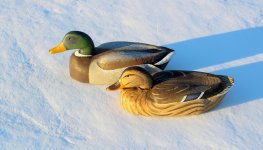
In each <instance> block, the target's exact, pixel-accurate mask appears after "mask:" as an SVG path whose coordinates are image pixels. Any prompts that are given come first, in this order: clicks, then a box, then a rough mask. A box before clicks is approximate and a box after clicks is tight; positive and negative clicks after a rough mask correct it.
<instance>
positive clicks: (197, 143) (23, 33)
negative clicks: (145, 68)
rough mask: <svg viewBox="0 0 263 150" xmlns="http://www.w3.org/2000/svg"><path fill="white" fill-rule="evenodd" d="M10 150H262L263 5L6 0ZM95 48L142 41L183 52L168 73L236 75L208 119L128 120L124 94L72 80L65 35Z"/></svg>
mask: <svg viewBox="0 0 263 150" xmlns="http://www.w3.org/2000/svg"><path fill="white" fill-rule="evenodd" d="M0 8H1V9H0V24H1V26H0V35H1V36H0V48H1V54H0V68H1V72H0V91H1V92H0V149H1V150H2V149H260V148H261V147H263V142H262V141H263V126H262V124H263V119H262V117H261V116H262V115H263V109H262V108H261V107H262V106H263V93H262V85H263V80H262V76H263V71H262V68H263V56H262V55H263V43H262V35H263V1H260V0H250V1H245V0H240V1H228V0H200V1H194V0H189V1H173V0H163V1H157V0H151V1H149V0H147V1H146V0H133V1H131V0H123V1H118V0H112V1H108V0H101V1H97V0H89V1H85V0H46V1H35V0H16V1H9V0H2V1H1V3H0ZM72 30H80V31H84V32H86V33H88V34H89V35H90V36H91V37H92V39H93V40H94V43H95V45H99V44H102V43H104V42H110V41H137V42H145V43H150V44H156V45H162V46H167V47H169V48H173V49H174V50H175V55H174V56H173V58H172V60H171V62H170V63H169V64H168V66H167V69H187V70H200V71H208V72H212V73H217V74H225V75H230V76H232V77H234V78H235V85H234V87H233V88H232V89H231V90H230V92H229V94H228V95H227V96H226V97H225V99H224V100H223V101H222V103H221V104H220V105H219V107H217V108H216V109H215V110H213V111H210V112H208V113H205V114H202V115H199V116H191V117H179V118H149V117H141V116H134V115H131V114H128V113H126V112H124V111H123V110H122V109H121V108H120V105H119V92H107V91H106V90H105V88H106V87H107V86H99V85H89V84H83V83H79V82H77V81H74V80H72V79H71V78H70V77H69V73H68V60H69V56H70V54H71V53H73V51H71V52H64V53H61V54H57V55H50V54H49V53H48V50H49V49H50V48H52V47H54V46H55V45H56V44H58V43H59V42H60V41H61V40H62V38H63V36H64V34H65V33H67V32H68V31H72Z"/></svg>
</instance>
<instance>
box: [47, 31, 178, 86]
mask: <svg viewBox="0 0 263 150" xmlns="http://www.w3.org/2000/svg"><path fill="white" fill-rule="evenodd" d="M72 49H79V50H78V51H76V52H74V53H73V54H72V55H71V57H70V62H69V71H70V76H71V77H72V78H73V79H75V80H78V81H80V82H85V83H91V84H112V83H114V82H116V81H117V80H118V78H119V77H120V75H121V73H122V72H123V70H124V69H125V68H127V67H129V66H134V65H140V66H141V67H143V68H145V69H146V70H147V71H149V72H157V71H160V70H161V69H163V68H164V67H165V66H166V65H167V63H168V61H169V60H170V58H171V56H172V54H173V50H171V49H169V48H165V47H161V46H154V45H149V44H143V43H134V42H109V43H104V44H102V45H100V46H98V47H94V44H93V41H92V39H91V38H90V37H89V36H88V35H87V34H85V33H83V32H80V31H71V32H69V33H67V34H66V35H65V37H64V39H63V40H62V42H61V43H60V44H59V45H58V46H56V47H54V48H52V49H51V50H50V51H49V53H50V54H54V53H59V52H63V51H66V50H72Z"/></svg>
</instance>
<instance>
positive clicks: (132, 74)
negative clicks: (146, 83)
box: [124, 74, 134, 78]
mask: <svg viewBox="0 0 263 150" xmlns="http://www.w3.org/2000/svg"><path fill="white" fill-rule="evenodd" d="M133 75H134V74H128V75H126V76H124V77H125V78H126V77H130V76H133Z"/></svg>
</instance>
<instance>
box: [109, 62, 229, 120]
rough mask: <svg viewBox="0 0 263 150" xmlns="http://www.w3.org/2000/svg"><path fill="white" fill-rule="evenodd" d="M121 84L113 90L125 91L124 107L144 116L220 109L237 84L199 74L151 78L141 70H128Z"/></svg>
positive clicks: (178, 73) (165, 74)
mask: <svg viewBox="0 0 263 150" xmlns="http://www.w3.org/2000/svg"><path fill="white" fill-rule="evenodd" d="M151 80H152V83H149V84H148V85H147V86H145V87H146V88H141V87H143V86H142V85H143V84H147V83H148V82H149V81H150V82H151ZM119 82H120V83H119V84H118V83H116V84H114V85H112V86H110V87H109V89H115V88H116V87H117V86H120V87H121V95H120V98H121V106H122V107H123V108H124V109H125V110H126V111H128V112H130V113H133V114H138V115H144V116H185V115H196V114H201V113H203V112H206V111H208V110H211V109H213V108H214V107H216V106H217V104H218V103H219V102H220V101H221V100H222V99H223V98H224V96H225V94H226V93H227V92H228V90H229V88H230V87H231V86H232V85H233V84H234V80H233V78H231V77H228V76H222V75H213V74H209V73H204V72H196V71H162V72H158V73H156V74H154V75H153V76H151V75H149V73H147V72H146V71H145V70H143V69H142V68H139V67H130V68H128V69H126V70H125V71H124V72H123V74H122V76H121V78H120V80H119ZM140 86H141V87H140Z"/></svg>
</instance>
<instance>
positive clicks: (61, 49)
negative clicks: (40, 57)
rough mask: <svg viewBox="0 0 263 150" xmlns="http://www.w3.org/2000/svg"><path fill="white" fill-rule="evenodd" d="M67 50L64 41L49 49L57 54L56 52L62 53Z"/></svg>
mask: <svg viewBox="0 0 263 150" xmlns="http://www.w3.org/2000/svg"><path fill="white" fill-rule="evenodd" d="M64 51H66V48H65V46H64V43H63V42H61V43H60V44H58V45H57V46H56V47H54V48H52V49H50V50H49V53H50V54H55V53H60V52H64Z"/></svg>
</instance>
